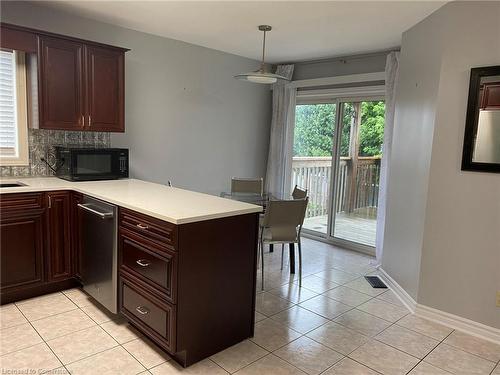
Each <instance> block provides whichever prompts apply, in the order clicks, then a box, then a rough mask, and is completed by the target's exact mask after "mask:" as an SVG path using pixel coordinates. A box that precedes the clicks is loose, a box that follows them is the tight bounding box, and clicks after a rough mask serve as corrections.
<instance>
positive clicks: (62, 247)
mask: <svg viewBox="0 0 500 375" xmlns="http://www.w3.org/2000/svg"><path fill="white" fill-rule="evenodd" d="M70 197H71V196H70V192H64V191H63V192H54V193H52V192H51V193H47V207H48V209H47V253H48V256H49V264H48V274H49V279H50V280H64V279H67V278H70V277H71V276H72V272H71V270H72V263H71V241H70V226H71V215H70V207H71V198H70Z"/></svg>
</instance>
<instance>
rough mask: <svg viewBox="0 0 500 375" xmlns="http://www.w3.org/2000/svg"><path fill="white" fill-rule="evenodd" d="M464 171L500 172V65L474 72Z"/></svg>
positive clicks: (467, 124)
mask: <svg viewBox="0 0 500 375" xmlns="http://www.w3.org/2000/svg"><path fill="white" fill-rule="evenodd" d="M462 170H464V171H482V172H492V173H500V65H497V66H488V67H482V68H472V69H471V72H470V84H469V100H468V103H467V115H466V119H465V135H464V147H463V153H462Z"/></svg>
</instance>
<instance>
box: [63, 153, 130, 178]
mask: <svg viewBox="0 0 500 375" xmlns="http://www.w3.org/2000/svg"><path fill="white" fill-rule="evenodd" d="M55 149H56V150H55V151H56V163H57V164H56V167H55V170H56V176H57V177H59V178H62V179H64V180H69V181H95V180H114V179H117V178H127V177H128V149H126V148H80V147H60V146H58V147H56V148H55Z"/></svg>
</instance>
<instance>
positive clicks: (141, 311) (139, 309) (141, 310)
mask: <svg viewBox="0 0 500 375" xmlns="http://www.w3.org/2000/svg"><path fill="white" fill-rule="evenodd" d="M135 311H137V312H138V313H139V314H141V315H147V314H149V309H147V308H146V307H144V306H137V307H136V308H135Z"/></svg>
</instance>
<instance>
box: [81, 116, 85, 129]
mask: <svg viewBox="0 0 500 375" xmlns="http://www.w3.org/2000/svg"><path fill="white" fill-rule="evenodd" d="M81 120H82V121H81V124H82V127H85V115H82V118H81Z"/></svg>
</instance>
